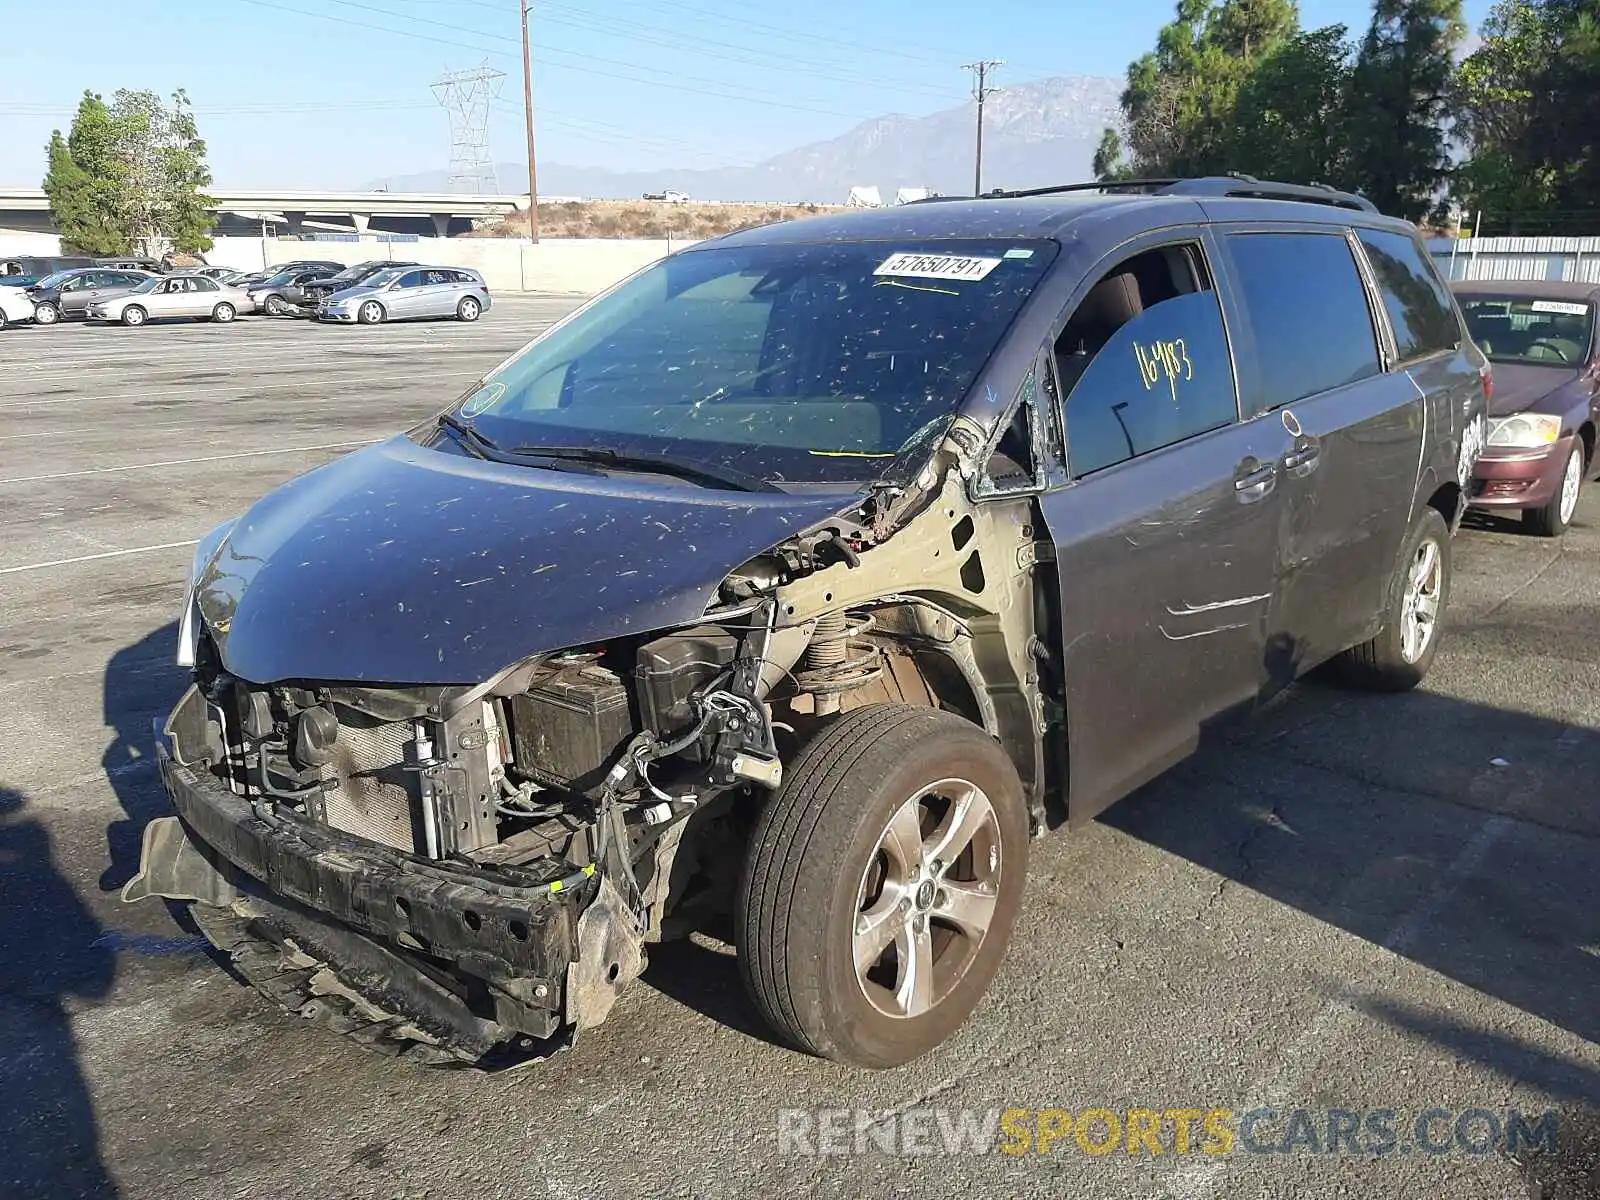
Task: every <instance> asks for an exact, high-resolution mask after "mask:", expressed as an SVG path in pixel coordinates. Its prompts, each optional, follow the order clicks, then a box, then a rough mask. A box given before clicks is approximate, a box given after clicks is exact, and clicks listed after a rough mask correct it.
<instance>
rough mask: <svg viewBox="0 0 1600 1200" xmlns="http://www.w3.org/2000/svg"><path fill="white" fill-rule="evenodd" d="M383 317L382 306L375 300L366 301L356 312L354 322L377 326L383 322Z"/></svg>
mask: <svg viewBox="0 0 1600 1200" xmlns="http://www.w3.org/2000/svg"><path fill="white" fill-rule="evenodd" d="M385 315H386V314H385V313H384V311H383V305H381V304H379V303H378V302H377V301H376V300H368V301H367V302H366V303H365V304H363V305H362V306H361V307H360V308H358V309H357V310H356V320H358V321H360V322H361V323H362V324H363V325H377V324H379V323H381V322H382V321H383V318H384V316H385Z"/></svg>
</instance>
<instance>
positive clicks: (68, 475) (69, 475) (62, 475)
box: [0, 438, 383, 486]
mask: <svg viewBox="0 0 1600 1200" xmlns="http://www.w3.org/2000/svg"><path fill="white" fill-rule="evenodd" d="M382 440H383V439H382V438H363V439H362V440H361V441H359V442H325V443H323V444H322V445H320V446H281V447H279V448H277V449H274V450H241V451H239V452H238V453H237V454H208V455H206V456H205V457H203V458H169V459H166V460H164V461H162V462H149V463H126V464H124V465H123V466H120V467H90V468H88V469H87V470H84V471H57V472H55V473H53V474H50V475H15V476H13V477H12V478H10V479H0V486H3V485H5V484H8V483H43V482H46V481H47V480H53V479H81V478H82V477H83V476H85V475H110V474H112V473H113V472H116V471H148V470H151V469H153V468H155V467H186V466H188V465H189V464H191V463H208V462H223V461H225V460H226V459H230V458H260V457H263V456H265V455H268V454H308V453H312V452H314V451H317V450H343V449H348V448H349V447H351V446H371V445H375V444H376V443H377V442H380V441H382Z"/></svg>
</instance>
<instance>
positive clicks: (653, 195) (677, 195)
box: [644, 188, 689, 204]
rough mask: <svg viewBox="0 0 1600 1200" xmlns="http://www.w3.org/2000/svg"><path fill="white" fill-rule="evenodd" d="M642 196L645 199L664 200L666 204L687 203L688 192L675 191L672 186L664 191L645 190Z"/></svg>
mask: <svg viewBox="0 0 1600 1200" xmlns="http://www.w3.org/2000/svg"><path fill="white" fill-rule="evenodd" d="M644 198H645V199H646V200H662V201H665V202H666V203H668V204H687V203H689V193H688V192H680V191H677V190H676V189H674V188H668V189H667V190H666V191H664V192H646V193H645V194H644Z"/></svg>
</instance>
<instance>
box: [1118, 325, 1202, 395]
mask: <svg viewBox="0 0 1600 1200" xmlns="http://www.w3.org/2000/svg"><path fill="white" fill-rule="evenodd" d="M1133 354H1134V357H1135V358H1137V359H1138V360H1139V378H1140V379H1142V380H1144V387H1145V391H1149V390H1150V389H1151V388H1153V387H1155V385H1156V384H1158V383H1160V382H1161V380H1162V379H1163V378H1164V379H1166V381H1167V388H1168V390H1170V391H1171V392H1172V398H1173V399H1174V400H1176V399H1177V398H1178V384H1179V382H1180V381H1181V382H1183V383H1187V382H1189V381H1190V380H1191V379H1193V378H1194V363H1192V362H1190V361H1189V349H1188V347H1187V346H1185V345H1184V343H1183V339H1182V338H1176V339H1174V340H1173V341H1170V342H1152V343H1150V345H1149V346H1148V347H1146V346H1141V345H1139V343H1138V342H1134V343H1133Z"/></svg>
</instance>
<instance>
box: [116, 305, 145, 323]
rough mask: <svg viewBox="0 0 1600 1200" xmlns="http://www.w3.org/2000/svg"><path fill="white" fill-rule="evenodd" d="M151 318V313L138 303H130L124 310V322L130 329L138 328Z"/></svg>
mask: <svg viewBox="0 0 1600 1200" xmlns="http://www.w3.org/2000/svg"><path fill="white" fill-rule="evenodd" d="M149 319H150V314H149V313H147V312H145V310H144V309H142V308H140V307H139V306H138V305H137V304H130V305H128V307H127V308H125V309H123V310H122V323H123V324H124V325H126V326H127V327H128V328H129V329H137V328H138V327H139V326H140V325H143V324H144V323H145V322H146V321H148V320H149Z"/></svg>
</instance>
